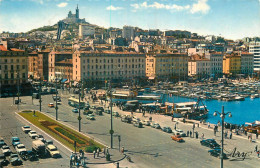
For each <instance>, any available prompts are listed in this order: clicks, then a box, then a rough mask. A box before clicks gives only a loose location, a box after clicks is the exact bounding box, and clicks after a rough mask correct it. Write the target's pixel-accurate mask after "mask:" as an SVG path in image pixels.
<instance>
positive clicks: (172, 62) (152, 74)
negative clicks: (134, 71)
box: [146, 52, 188, 80]
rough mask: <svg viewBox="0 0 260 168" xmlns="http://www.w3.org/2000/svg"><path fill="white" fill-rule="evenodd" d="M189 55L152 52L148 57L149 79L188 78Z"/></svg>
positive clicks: (147, 69)
mask: <svg viewBox="0 0 260 168" xmlns="http://www.w3.org/2000/svg"><path fill="white" fill-rule="evenodd" d="M187 75H188V55H187V54H184V53H155V52H150V53H148V54H147V57H146V76H147V77H148V78H149V79H155V78H156V79H158V80H166V79H176V80H182V79H186V78H187Z"/></svg>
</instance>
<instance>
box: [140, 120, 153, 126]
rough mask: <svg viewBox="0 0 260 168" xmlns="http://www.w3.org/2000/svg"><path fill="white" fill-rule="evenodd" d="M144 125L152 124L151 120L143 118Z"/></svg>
mask: <svg viewBox="0 0 260 168" xmlns="http://www.w3.org/2000/svg"><path fill="white" fill-rule="evenodd" d="M141 122H142V124H143V125H146V126H150V125H151V122H150V121H149V120H142V121H141Z"/></svg>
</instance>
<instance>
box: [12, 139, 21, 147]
mask: <svg viewBox="0 0 260 168" xmlns="http://www.w3.org/2000/svg"><path fill="white" fill-rule="evenodd" d="M11 141H12V145H13V147H15V146H16V145H18V144H20V139H19V138H18V137H12V139H11Z"/></svg>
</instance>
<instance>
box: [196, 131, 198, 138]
mask: <svg viewBox="0 0 260 168" xmlns="http://www.w3.org/2000/svg"><path fill="white" fill-rule="evenodd" d="M198 138H199V133H198V132H197V131H196V139H198Z"/></svg>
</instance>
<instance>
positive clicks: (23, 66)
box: [0, 65, 26, 71]
mask: <svg viewBox="0 0 260 168" xmlns="http://www.w3.org/2000/svg"><path fill="white" fill-rule="evenodd" d="M9 66H10V70H11V71H13V70H14V67H15V66H14V65H5V66H4V69H3V70H9V69H8V67H9ZM25 68H26V66H25V65H22V69H25ZM19 69H20V65H16V70H19ZM0 70H2V66H1V65H0Z"/></svg>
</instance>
